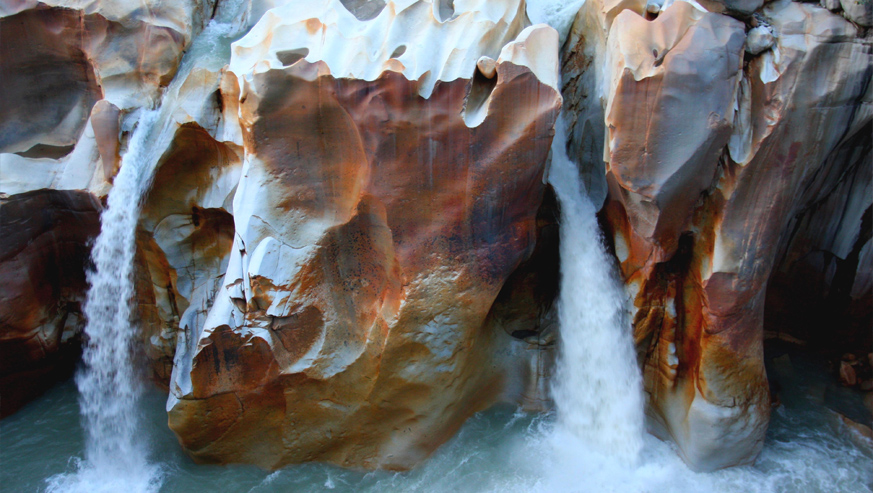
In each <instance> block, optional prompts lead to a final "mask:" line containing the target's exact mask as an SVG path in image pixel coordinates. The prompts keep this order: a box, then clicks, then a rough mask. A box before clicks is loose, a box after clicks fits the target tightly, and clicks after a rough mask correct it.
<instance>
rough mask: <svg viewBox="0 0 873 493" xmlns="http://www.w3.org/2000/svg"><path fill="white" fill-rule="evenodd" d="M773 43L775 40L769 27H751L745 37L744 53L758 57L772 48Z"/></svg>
mask: <svg viewBox="0 0 873 493" xmlns="http://www.w3.org/2000/svg"><path fill="white" fill-rule="evenodd" d="M775 43H776V38H775V37H774V36H773V31H772V30H771V29H770V27H769V26H763V25H761V26H758V27H753V28H752V29H751V30H749V34H748V35H747V37H746V53H748V54H750V55H759V54H761V53H763V52H765V51H767V50H769V49H770V48H772V47H773V45H774V44H775Z"/></svg>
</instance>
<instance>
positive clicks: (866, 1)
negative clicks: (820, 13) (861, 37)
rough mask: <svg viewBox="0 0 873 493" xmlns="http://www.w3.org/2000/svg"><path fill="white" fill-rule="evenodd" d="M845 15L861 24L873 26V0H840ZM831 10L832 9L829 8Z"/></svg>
mask: <svg viewBox="0 0 873 493" xmlns="http://www.w3.org/2000/svg"><path fill="white" fill-rule="evenodd" d="M840 5H841V6H842V7H843V12H845V16H846V18H847V19H849V20H850V21H852V22H854V23H855V24H858V25H859V26H864V27H870V26H873V1H871V0H840ZM829 10H830V9H829Z"/></svg>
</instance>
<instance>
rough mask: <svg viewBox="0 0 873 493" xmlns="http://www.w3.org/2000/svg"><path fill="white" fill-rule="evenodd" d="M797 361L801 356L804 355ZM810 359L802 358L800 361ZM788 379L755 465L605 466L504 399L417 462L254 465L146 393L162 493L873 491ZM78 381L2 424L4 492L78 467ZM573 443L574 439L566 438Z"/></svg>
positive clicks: (848, 437) (651, 458)
mask: <svg viewBox="0 0 873 493" xmlns="http://www.w3.org/2000/svg"><path fill="white" fill-rule="evenodd" d="M798 360H799V359H798ZM801 363H802V362H801ZM770 371H771V375H773V376H774V377H777V378H778V379H779V381H780V384H781V385H783V392H782V401H783V405H782V406H781V407H779V408H778V409H776V410H775V412H774V414H773V420H772V422H771V426H770V430H769V431H768V435H767V441H766V443H765V446H764V451H763V453H762V454H761V457H760V458H759V459H758V461H757V463H756V464H755V465H754V466H752V467H739V468H732V469H728V470H724V471H718V472H715V473H705V474H698V473H694V472H692V471H690V470H688V469H687V468H686V467H685V466H684V464H683V463H682V462H681V460H679V458H678V457H677V456H676V454H675V452H674V451H673V450H672V448H671V447H670V445H668V444H666V443H664V442H660V441H659V440H657V439H655V438H654V437H651V436H648V437H646V440H645V444H644V447H643V452H642V455H641V459H640V461H639V463H638V464H637V465H635V466H627V465H625V466H621V465H617V464H604V463H602V462H599V461H598V458H597V457H596V454H592V453H590V452H585V451H582V452H579V453H577V454H569V455H568V454H566V453H563V452H562V453H561V454H560V456H557V454H556V453H555V450H566V448H556V447H555V446H554V445H555V441H556V437H555V434H554V430H555V428H554V427H553V426H552V425H553V420H552V419H551V418H550V417H548V416H541V415H531V414H525V413H521V412H518V411H517V410H515V409H514V408H512V407H509V406H499V407H496V408H493V409H490V410H488V411H486V412H483V413H480V414H478V415H476V416H474V417H473V418H472V419H470V420H469V421H468V423H467V424H466V425H465V426H464V427H463V428H462V430H461V431H460V433H459V434H458V435H457V436H456V437H455V438H453V439H452V440H451V441H450V442H448V443H447V444H445V445H444V446H443V447H441V448H440V449H439V450H438V451H437V452H436V453H435V454H434V455H433V456H432V457H431V458H430V459H429V460H428V461H426V462H425V463H424V464H422V465H421V466H420V467H419V468H417V469H415V470H414V471H411V472H407V473H394V472H385V471H377V472H370V473H367V472H361V471H351V470H345V469H341V468H338V467H334V466H328V465H324V464H306V465H301V466H294V467H289V468H286V469H282V470H280V471H276V472H270V471H264V470H261V469H258V468H255V467H249V466H209V465H198V464H195V463H194V462H193V461H192V460H191V459H189V458H188V457H187V456H186V455H185V454H184V452H182V450H181V448H180V447H179V445H178V443H177V442H176V439H175V436H174V435H173V433H172V432H171V431H170V430H169V429H168V428H167V425H166V414H165V412H164V402H165V396H164V394H162V393H161V392H159V391H157V390H154V389H152V390H151V391H149V392H147V395H146V396H145V398H144V399H143V401H142V409H143V414H144V419H145V422H146V428H147V430H148V432H147V436H146V437H143V438H144V439H147V440H149V441H150V442H151V443H150V446H151V450H153V451H155V452H154V455H153V457H151V460H152V461H153V462H155V463H157V464H158V465H159V467H160V468H161V470H162V472H163V478H162V479H163V481H162V485H161V489H160V491H161V492H190V491H210V492H225V491H228V492H230V491H233V492H236V491H242V492H253V493H255V492H272V491H336V492H344V491H372V492H388V491H404V492H406V491H421V492H466V491H501V492H503V491H519V492H528V491H623V492H624V491H737V492H748V491H777V492H778V491H784V492H816V491H821V492H832V491H845V492H863V491H873V445H871V443H870V442H869V441H867V440H866V439H863V438H862V437H860V436H858V435H856V434H854V432H853V431H851V430H849V429H848V428H846V427H845V426H844V425H842V424H841V423H839V421H838V420H837V419H835V417H834V415H833V414H832V413H831V412H830V411H828V410H827V409H826V408H825V407H824V405H823V402H824V401H826V400H828V399H830V400H833V398H834V397H833V396H831V397H829V398H828V397H823V396H826V395H827V394H828V391H827V388H828V382H827V379H826V377H825V376H824V375H823V374H821V373H820V372H819V373H815V372H810V371H808V369H807V368H805V367H804V366H803V365H799V364H795V365H794V366H790V365H788V366H786V365H785V364H784V360H783V364H780V365H776V367H775V368H772V367H771V369H770ZM77 399H78V391H77V390H76V386H75V384H74V382H73V381H72V380H71V381H68V382H65V383H63V384H61V385H59V386H57V387H56V388H54V389H52V390H51V391H49V392H48V393H46V394H45V395H44V396H42V397H41V398H40V399H38V400H36V401H35V402H32V403H31V404H29V405H28V406H26V407H25V408H24V409H22V410H21V411H19V412H18V413H16V414H15V415H13V416H10V417H9V418H7V419H5V420H3V421H2V422H0V490H2V491H9V492H19V491H20V492H35V491H44V490H45V489H46V486H47V483H46V480H47V479H48V478H50V477H52V476H54V475H56V474H60V473H70V472H74V471H76V469H77V463H76V461H77V460H79V458H81V457H82V456H83V454H84V445H85V442H84V433H83V430H82V427H81V424H80V417H79V405H78V401H77ZM558 438H560V440H562V441H565V440H566V437H558Z"/></svg>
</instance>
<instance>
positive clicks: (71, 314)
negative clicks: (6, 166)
mask: <svg viewBox="0 0 873 493" xmlns="http://www.w3.org/2000/svg"><path fill="white" fill-rule="evenodd" d="M101 209H102V207H101V205H100V202H99V201H98V200H97V199H96V198H95V197H94V196H93V195H91V194H90V193H88V192H82V191H57V190H37V191H33V192H26V193H22V194H18V195H12V196H5V195H4V196H0V231H2V232H3V234H2V235H0V285H2V286H3V288H2V289H0V396H2V399H0V416H7V415H9V414H11V413H13V412H15V411H16V410H17V409H18V408H19V407H21V405H23V404H25V403H26V402H27V401H29V400H30V399H32V398H34V397H36V396H37V395H39V394H40V393H42V392H43V391H44V390H45V389H47V388H48V387H49V386H50V385H51V384H53V383H55V382H56V381H57V380H58V379H59V378H62V377H64V376H68V375H69V374H70V372H71V371H72V369H73V365H74V364H75V361H76V359H77V356H78V346H79V343H78V340H79V336H80V335H81V332H82V326H83V324H84V320H83V318H82V302H83V301H84V299H85V290H86V286H87V284H86V280H85V267H86V265H87V264H88V257H89V254H90V248H89V247H88V246H87V245H88V243H89V242H90V241H91V240H92V239H93V238H94V237H95V236H96V235H97V233H98V231H99V230H100V211H101Z"/></svg>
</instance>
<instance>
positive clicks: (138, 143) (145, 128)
mask: <svg viewBox="0 0 873 493" xmlns="http://www.w3.org/2000/svg"><path fill="white" fill-rule="evenodd" d="M248 9H249V4H248V2H247V1H245V0H236V1H233V2H222V3H221V4H220V8H219V12H218V14H217V15H216V17H215V18H214V19H213V20H212V21H210V23H209V25H207V26H206V28H205V29H204V30H203V31H202V32H201V33H200V35H199V36H198V37H197V38H196V39H195V41H194V43H192V45H191V46H190V47H189V50H188V51H187V53H186V54H185V56H184V57H183V59H182V62H181V64H180V66H179V69H178V71H177V73H176V76H175V77H174V79H173V82H172V83H171V84H170V86H169V87H168V88H167V89H166V91H165V92H164V95H163V97H162V98H161V101H160V103H159V105H158V106H157V107H156V108H155V109H151V110H143V109H141V110H140V114H139V118H138V121H137V124H136V128H135V129H134V131H133V133H132V135H131V138H130V142H129V146H128V149H127V152H126V153H125V154H124V156H123V158H122V162H121V168H120V170H119V172H118V175H117V176H116V177H115V180H114V182H113V186H112V189H111V190H110V192H109V196H108V198H107V207H106V209H105V210H104V211H103V213H102V214H101V216H100V225H101V229H100V234H99V236H98V237H97V239H96V241H95V243H94V246H93V248H92V251H91V258H92V261H93V264H94V268H93V270H92V271H91V272H89V273H88V283H89V285H90V289H89V290H88V294H87V296H86V300H85V306H84V312H85V318H86V320H87V322H86V326H85V334H86V335H87V343H86V344H85V347H84V350H83V353H82V360H83V363H84V367H83V368H82V370H81V371H80V372H79V373H78V374H77V375H76V384H77V386H78V388H79V404H80V409H81V415H82V421H83V424H84V428H85V430H86V434H87V436H86V446H85V460H84V461H79V463H78V470H77V471H76V472H75V473H72V474H64V475H59V476H55V477H52V478H49V480H48V483H49V484H48V489H49V491H82V492H94V491H107V492H109V491H111V492H115V491H128V492H140V491H142V492H149V491H156V490H157V489H158V488H159V487H160V484H161V481H162V473H161V467H160V465H158V464H154V463H151V462H150V461H149V439H148V436H147V435H148V433H147V432H146V431H145V430H143V427H142V425H141V422H140V421H141V420H140V411H139V406H138V402H139V399H140V396H141V394H142V391H143V388H142V383H141V378H140V377H139V376H138V375H137V370H136V367H135V364H134V358H133V353H134V346H135V341H136V339H137V336H138V333H139V328H138V327H137V325H136V323H135V322H134V321H133V320H132V318H133V309H134V304H133V303H134V274H135V272H134V260H135V255H136V229H137V223H138V221H139V215H140V211H141V208H142V203H143V201H144V199H145V197H146V195H147V193H148V191H149V189H150V187H151V183H152V180H153V178H154V173H155V168H156V166H157V163H158V161H159V160H160V157H161V155H162V154H163V152H164V150H165V149H167V148H168V146H169V145H170V143H171V141H172V138H173V136H174V134H175V131H176V129H177V128H178V124H177V123H176V122H175V120H174V118H173V112H174V111H175V110H176V109H177V108H178V107H179V104H180V102H181V101H180V90H181V86H182V84H183V83H184V82H185V80H186V78H187V76H188V75H189V74H190V72H191V70H192V69H193V68H194V67H195V66H200V67H207V66H208V67H212V68H216V67H221V66H223V65H224V63H226V61H227V60H228V59H229V57H230V53H229V49H228V48H229V45H230V42H231V41H232V40H233V39H232V38H233V37H234V36H237V35H238V34H239V33H240V31H241V30H242V28H243V27H244V25H245V22H246V20H247V19H246V17H247V12H248ZM216 64H217V65H216Z"/></svg>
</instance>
